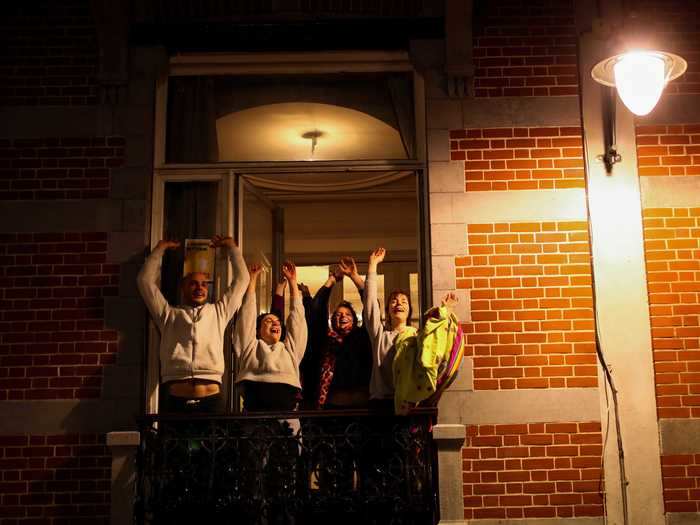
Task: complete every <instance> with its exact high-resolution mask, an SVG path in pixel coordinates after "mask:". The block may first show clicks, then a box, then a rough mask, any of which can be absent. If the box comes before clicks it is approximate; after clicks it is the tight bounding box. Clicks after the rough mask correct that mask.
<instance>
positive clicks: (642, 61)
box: [613, 51, 666, 116]
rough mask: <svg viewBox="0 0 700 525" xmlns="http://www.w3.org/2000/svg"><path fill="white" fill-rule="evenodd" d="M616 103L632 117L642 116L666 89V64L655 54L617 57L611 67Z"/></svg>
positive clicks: (652, 106)
mask: <svg viewBox="0 0 700 525" xmlns="http://www.w3.org/2000/svg"><path fill="white" fill-rule="evenodd" d="M613 71H614V74H615V86H616V87H617V92H618V94H619V95H620V99H622V102H623V103H624V104H625V106H627V108H628V109H629V110H630V111H631V112H632V113H634V114H635V115H639V116H642V115H646V114H648V113H649V112H650V111H651V110H652V109H654V107H655V106H656V103H657V102H658V101H659V98H661V92H662V91H663V90H664V87H665V86H666V64H665V62H664V59H663V58H662V57H661V56H659V55H658V54H655V53H648V52H642V51H635V52H631V53H626V54H624V55H622V56H621V57H619V60H617V62H616V63H615V65H614V66H613Z"/></svg>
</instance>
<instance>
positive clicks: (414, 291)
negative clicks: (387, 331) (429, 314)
mask: <svg viewBox="0 0 700 525" xmlns="http://www.w3.org/2000/svg"><path fill="white" fill-rule="evenodd" d="M408 279H409V281H408V282H409V289H408V291H409V293H410V294H411V297H410V299H411V306H412V307H413V312H412V315H411V324H412V325H413V326H418V315H419V313H420V299H419V296H418V291H419V290H420V287H419V283H418V274H417V273H410V274H408Z"/></svg>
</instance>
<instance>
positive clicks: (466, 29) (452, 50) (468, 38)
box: [445, 0, 474, 98]
mask: <svg viewBox="0 0 700 525" xmlns="http://www.w3.org/2000/svg"><path fill="white" fill-rule="evenodd" d="M473 7H474V6H473V0H445V75H446V77H447V95H448V96H449V97H454V98H463V97H464V96H472V95H473V92H474V88H473V83H474V60H473V56H472V14H473Z"/></svg>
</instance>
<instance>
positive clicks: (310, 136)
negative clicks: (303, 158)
mask: <svg viewBox="0 0 700 525" xmlns="http://www.w3.org/2000/svg"><path fill="white" fill-rule="evenodd" d="M322 136H323V131H319V130H317V129H315V130H313V131H307V132H306V133H304V134H302V136H301V137H302V138H304V139H307V140H310V141H311V158H310V159H309V160H313V157H314V152H315V151H316V146H317V145H318V139H320V138H321V137H322Z"/></svg>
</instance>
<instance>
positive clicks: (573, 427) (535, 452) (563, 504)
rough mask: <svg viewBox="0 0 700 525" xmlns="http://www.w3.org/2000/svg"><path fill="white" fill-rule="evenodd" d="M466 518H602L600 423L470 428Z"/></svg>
mask: <svg viewBox="0 0 700 525" xmlns="http://www.w3.org/2000/svg"><path fill="white" fill-rule="evenodd" d="M468 434H469V436H468V443H467V446H466V447H465V448H464V449H462V458H463V470H464V474H463V481H464V484H463V488H464V518H465V519H479V518H554V517H573V516H575V517H579V516H602V515H603V502H602V497H601V492H602V488H603V486H602V485H603V483H602V471H601V455H602V444H601V443H602V438H601V428H600V423H597V422H592V423H531V424H522V425H478V426H476V425H473V426H470V427H469V428H468Z"/></svg>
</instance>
